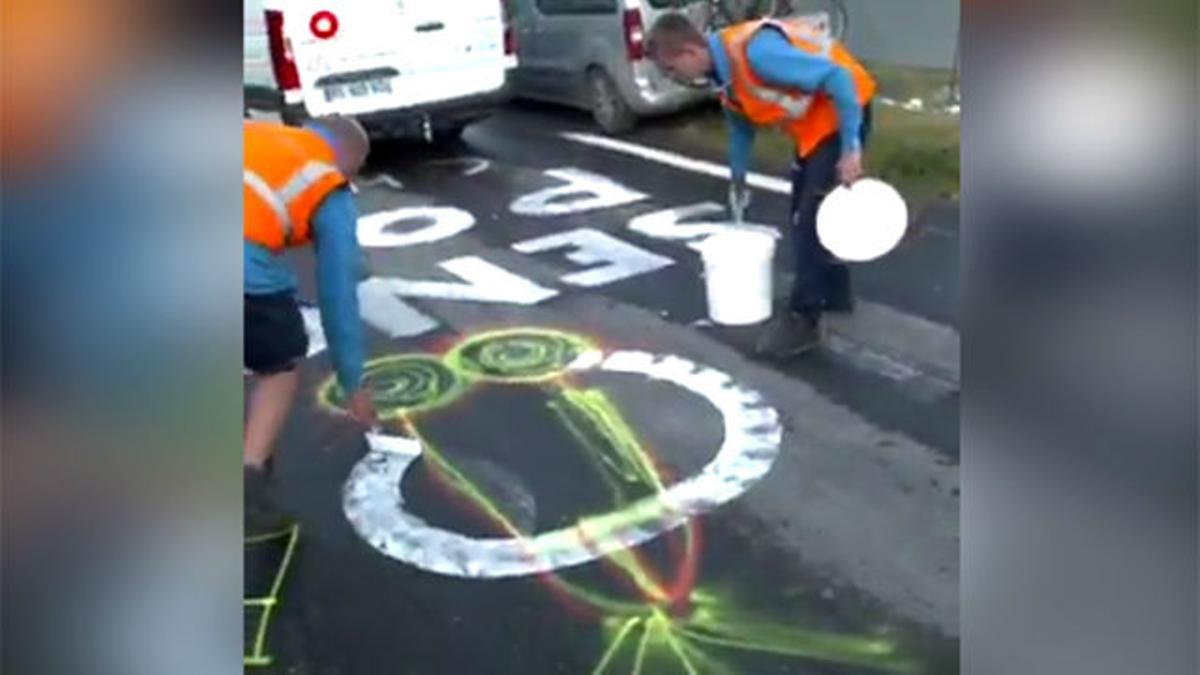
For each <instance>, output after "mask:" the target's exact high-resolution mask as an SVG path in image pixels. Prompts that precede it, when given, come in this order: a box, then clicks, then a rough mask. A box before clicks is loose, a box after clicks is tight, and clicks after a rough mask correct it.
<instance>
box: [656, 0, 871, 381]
mask: <svg viewBox="0 0 1200 675" xmlns="http://www.w3.org/2000/svg"><path fill="white" fill-rule="evenodd" d="M646 44H647V51H648V52H649V55H650V57H651V58H652V59H653V60H654V61H655V62H656V63H657V64H658V67H659V68H660V69H661V70H663V72H665V73H666V74H667V75H669V76H670V77H672V78H673V79H675V80H677V81H680V82H683V83H686V84H701V85H715V86H716V87H718V88H719V91H720V99H721V102H722V104H723V106H724V108H725V112H726V118H727V120H728V123H729V128H730V143H729V162H730V173H731V178H732V182H731V184H730V190H729V202H730V209H731V211H732V215H733V218H734V220H737V221H740V220H741V217H742V214H743V213H744V211H745V209H746V206H747V205H748V204H749V191H748V190H747V188H746V168H747V164H748V163H749V157H750V148H751V144H752V143H753V140H754V133H755V128H756V127H768V126H773V127H778V128H780V129H782V130H783V131H784V132H785V133H787V134H788V135H789V136H791V137H792V139H793V141H794V142H795V146H796V163H795V166H794V168H793V170H792V208H791V219H792V227H793V237H794V243H795V252H796V270H795V271H796V274H795V281H794V283H793V286H792V293H791V298H790V301H789V307H788V308H787V309H786V310H784V311H780V312H777V313H776V316H775V318H774V319H773V320H772V322H771V323H770V324H769V325H768V326H767V328H766V330H764V331H763V334H762V335H761V336H760V337H759V339H758V343H757V351H758V353H759V354H760V355H763V356H769V357H774V358H786V357H789V356H794V355H797V354H800V353H803V352H807V351H810V350H812V349H814V348H816V347H817V346H819V345H820V340H821V332H820V322H821V315H822V314H823V313H825V312H830V311H850V310H851V309H852V308H853V297H852V294H851V292H850V271H849V269H848V268H847V267H846V266H845V265H844V264H842V263H839V262H838V261H837V260H836V259H835V258H834V257H833V256H832V255H831V254H830V253H829V251H827V250H825V248H824V247H823V246H821V243H820V241H819V240H818V239H817V233H816V213H817V207H818V206H819V204H820V202H821V199H822V198H823V197H824V196H825V195H826V194H828V193H829V191H830V190H832V189H833V188H834V187H836V186H837V184H838V183H839V182H840V183H843V184H847V185H849V184H850V183H853V182H854V181H855V180H857V179H858V178H860V177H861V176H862V174H863V165H862V151H863V144H864V142H865V141H866V137H867V132H868V130H869V127H870V112H871V108H870V101H871V97H872V96H873V95H874V93H875V81H874V79H872V77H871V75H870V74H869V73H867V71H866V69H864V68H863V67H862V65H861V64H859V63H858V61H857V60H855V58H854V57H853V56H852V55H851V54H850V52H849V51H847V50H846V48H845V47H843V46H842V45H841V44H840V43H839V42H838V41H836V40H834V39H832V38H830V37H828V36H827V35H826V34H825V33H824V32H823V31H822V30H821V29H820V28H819V27H818V26H817V25H816V24H815V23H813V22H811V21H809V20H805V19H793V20H758V21H748V22H745V23H741V24H737V25H734V26H730V27H729V28H725V29H723V30H720V31H717V32H715V33H712V34H709V35H707V36H706V35H704V34H702V33H701V32H700V30H699V29H697V28H696V27H695V26H694V25H693V24H692V23H691V22H690V21H689V20H688V19H687V18H686V17H684V16H683V15H682V14H678V13H668V14H665V15H663V16H662V17H660V18H659V19H658V20H657V21H656V22H655V24H654V25H653V26H652V27H651V29H650V32H649V34H648V36H647V43H646Z"/></svg>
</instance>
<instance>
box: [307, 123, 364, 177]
mask: <svg viewBox="0 0 1200 675" xmlns="http://www.w3.org/2000/svg"><path fill="white" fill-rule="evenodd" d="M312 125H313V126H315V127H317V131H318V132H319V133H320V134H321V136H322V137H323V138H324V139H325V140H326V141H327V142H328V143H329V145H330V146H332V147H333V155H334V161H335V162H336V163H337V168H338V171H341V172H342V174H343V175H345V176H347V177H350V176H354V175H355V174H357V173H358V172H359V170H360V169H362V166H363V164H364V163H366V161H367V154H368V153H369V152H370V151H371V140H370V139H369V138H368V137H367V132H366V130H365V129H363V127H362V125H361V124H359V123H358V120H356V119H354V118H353V117H343V116H341V115H331V116H329V117H318V118H317V119H315V120H313V121H312Z"/></svg>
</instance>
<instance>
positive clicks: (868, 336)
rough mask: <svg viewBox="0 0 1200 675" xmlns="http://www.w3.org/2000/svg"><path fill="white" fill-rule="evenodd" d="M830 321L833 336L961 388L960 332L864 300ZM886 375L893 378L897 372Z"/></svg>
mask: <svg viewBox="0 0 1200 675" xmlns="http://www.w3.org/2000/svg"><path fill="white" fill-rule="evenodd" d="M827 319H828V321H827V322H826V323H827V326H828V328H829V331H830V332H831V333H834V334H837V335H839V336H841V337H842V338H844V339H846V340H848V341H849V342H850V343H853V344H857V345H858V346H859V347H861V348H866V350H868V351H870V352H874V353H876V354H879V355H882V356H884V357H886V358H887V360H890V361H894V362H898V363H905V364H910V365H912V366H915V368H916V369H917V370H918V371H920V373H921V374H923V375H925V376H928V377H929V378H930V379H932V380H939V381H942V382H944V383H945V384H946V385H947V386H949V387H950V388H953V389H957V388H958V384H959V379H960V375H959V372H960V367H959V350H960V340H959V334H958V331H957V330H954V329H953V328H951V327H949V326H945V325H943V324H940V323H935V322H933V321H929V320H927V319H923V318H921V317H919V316H914V315H912V314H908V313H907V312H902V311H900V310H897V309H893V308H891V307H888V306H886V305H881V304H878V303H874V302H866V301H862V300H860V301H859V302H858V303H857V306H856V307H855V309H854V312H853V313H852V314H847V315H839V314H830V315H828V317H827ZM884 374H885V375H886V376H889V377H891V376H893V375H895V374H897V373H895V372H885V373H884ZM900 379H909V378H908V377H907V376H906V377H902V378H900Z"/></svg>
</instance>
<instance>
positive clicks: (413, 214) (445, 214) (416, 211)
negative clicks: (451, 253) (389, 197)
mask: <svg viewBox="0 0 1200 675" xmlns="http://www.w3.org/2000/svg"><path fill="white" fill-rule="evenodd" d="M405 221H417V222H426V221H428V222H429V224H428V225H426V226H424V227H422V228H420V229H417V230H413V231H411V232H395V231H392V230H390V229H389V228H391V227H393V226H395V225H397V224H399V223H403V222H405ZM474 226H475V216H473V215H471V214H470V213H469V212H467V211H464V210H462V209H459V208H455V207H453V206H407V207H403V208H399V209H392V210H390V211H379V212H377V213H372V214H369V215H365V216H362V217H360V218H359V219H358V242H359V243H360V244H362V245H363V246H366V247H368V248H399V247H402V246H412V245H414V244H428V243H431V242H435V241H441V240H442V239H449V238H450V237H453V236H455V235H458V234H462V233H463V232H466V231H467V230H469V229H471V228H472V227H474Z"/></svg>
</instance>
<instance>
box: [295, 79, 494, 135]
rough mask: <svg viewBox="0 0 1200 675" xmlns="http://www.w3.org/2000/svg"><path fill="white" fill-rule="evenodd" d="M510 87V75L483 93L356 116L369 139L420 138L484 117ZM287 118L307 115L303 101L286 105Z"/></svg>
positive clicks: (301, 118)
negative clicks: (501, 84)
mask: <svg viewBox="0 0 1200 675" xmlns="http://www.w3.org/2000/svg"><path fill="white" fill-rule="evenodd" d="M512 97H513V87H512V83H511V75H510V76H509V78H508V79H507V80H506V81H505V84H504V86H502V87H500V88H499V89H494V90H492V91H490V92H486V93H483V94H474V95H471V96H464V97H461V98H456V99H450V100H445V101H436V102H432V103H424V104H421V105H416V106H411V107H406V108H392V109H388V110H377V111H373V112H369V113H361V114H358V115H355V116H354V117H355V119H357V120H358V121H359V122H361V123H362V125H363V128H365V129H366V130H367V133H368V134H369V135H370V136H371V137H372V138H396V137H414V138H421V137H423V136H425V135H426V132H427V131H430V132H432V133H438V132H440V131H443V130H446V129H452V128H455V127H462V126H463V125H465V124H469V123H471V122H474V121H476V120H479V119H482V118H484V117H487V116H488V115H489V114H490V113H492V112H493V111H495V110H496V108H499V107H500V106H502V105H504V104H505V103H507V102H508V101H510V100H512ZM287 108H288V109H290V110H291V114H290V115H289V114H285V116H284V119H285V120H288V119H289V117H290V118H291V120H293V121H289V123H295V121H294V120H299V121H303V120H304V119H307V118H308V115H307V114H306V113H305V112H304V106H303V104H299V105H294V106H287Z"/></svg>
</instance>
